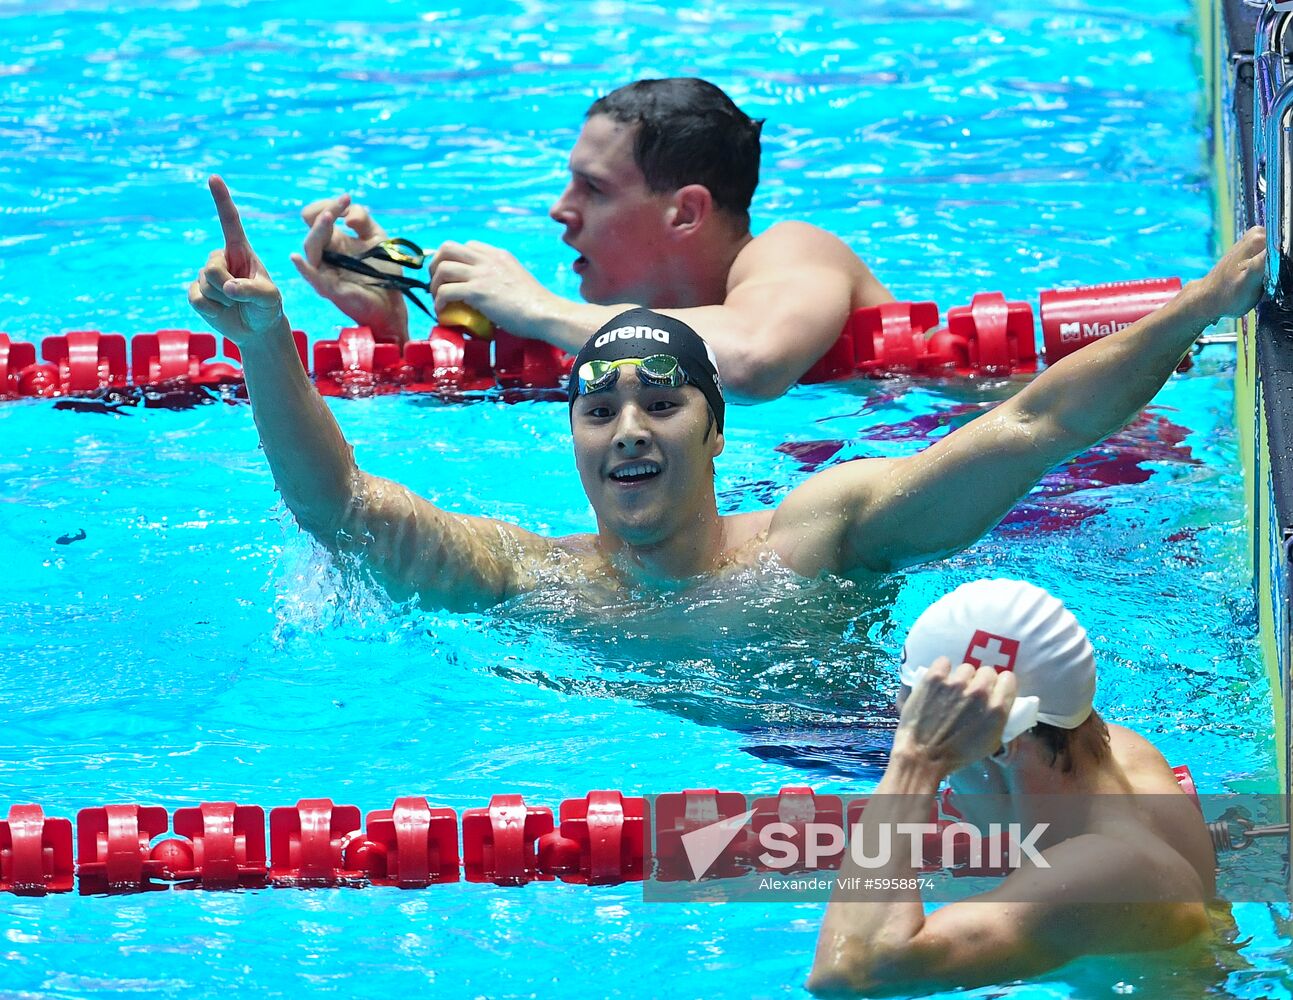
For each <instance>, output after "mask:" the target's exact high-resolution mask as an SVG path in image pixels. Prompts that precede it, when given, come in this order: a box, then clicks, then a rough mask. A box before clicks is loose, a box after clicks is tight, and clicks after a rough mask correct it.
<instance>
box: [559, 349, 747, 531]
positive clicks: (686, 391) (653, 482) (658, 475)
mask: <svg viewBox="0 0 1293 1000" xmlns="http://www.w3.org/2000/svg"><path fill="white" fill-rule="evenodd" d="M619 372H620V375H619V378H618V379H617V380H616V382H615V384H614V385H613V386H611V387H610V388H609V389H603V390H601V391H600V392H593V393H589V394H588V395H586V396H581V397H579V398H578V399H576V400H575V404H574V407H573V409H572V410H571V415H570V420H571V431H572V433H573V435H574V442H575V465H576V466H577V467H578V469H579V478H580V480H581V481H582V482H583V485H584V492H585V493H587V494H588V499H589V502H591V503H592V505H593V510H594V511H595V512H596V514H597V523H598V530H599V531H603V532H610V533H611V534H613V535H615V536H616V537H618V538H619V539H621V540H623V541H624V542H626V543H627V544H629V545H633V546H654V545H659V544H661V543H663V542H667V541H668V540H670V539H671V538H673V537H674V536H675V535H677V534H678V532H680V531H686V530H687V529H688V527H689V526H692V525H694V523H695V519H696V518H697V517H698V516H700V515H702V514H704V513H706V512H707V511H708V512H710V513H712V511H713V507H714V466H713V460H714V458H715V457H717V456H718V455H719V453H721V452H722V450H723V435H722V434H720V433H718V432H717V430H716V429H710V420H709V407H708V405H707V404H706V402H705V397H704V396H702V395H701V393H700V390H699V389H697V388H696V387H695V386H691V385H682V386H679V387H678V388H676V389H672V388H668V387H657V386H650V385H644V384H643V383H641V382H640V381H639V380H638V377H637V368H636V367H634V366H633V365H624V366H623V367H622V368H620V369H619Z"/></svg>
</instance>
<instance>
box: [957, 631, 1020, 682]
mask: <svg viewBox="0 0 1293 1000" xmlns="http://www.w3.org/2000/svg"><path fill="white" fill-rule="evenodd" d="M1018 655H1019V640H1018V639H1008V638H1006V636H1004V635H993V634H992V633H991V632H985V631H983V629H979V630H978V631H977V632H975V633H974V635H972V636H970V645H969V646H967V647H966V650H965V661H964V662H966V663H968V664H970V665H971V666H975V667H992V668H993V669H994V670H996V671H997V673H1002V672H1003V671H1006V670H1014V669H1015V657H1017V656H1018Z"/></svg>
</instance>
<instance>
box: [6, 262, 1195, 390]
mask: <svg viewBox="0 0 1293 1000" xmlns="http://www.w3.org/2000/svg"><path fill="white" fill-rule="evenodd" d="M1180 288H1181V282H1180V280H1179V279H1176V278H1168V279H1160V280H1150V281H1125V282H1116V283H1113V284H1107V285H1093V286H1088V287H1085V288H1075V289H1065V290H1048V291H1044V292H1042V293H1041V303H1040V312H1041V324H1042V333H1043V338H1044V341H1045V353H1046V359H1047V361H1048V362H1051V363H1053V362H1055V361H1057V360H1058V359H1060V358H1062V357H1064V356H1065V355H1067V354H1070V353H1072V352H1073V351H1075V350H1077V349H1078V348H1079V347H1082V346H1083V345H1085V344H1087V343H1090V342H1091V341H1092V340H1097V339H1099V338H1100V337H1103V336H1107V335H1108V334H1110V333H1114V332H1116V331H1117V330H1120V329H1122V328H1123V327H1125V326H1127V325H1128V324H1129V323H1132V322H1134V321H1135V320H1137V319H1139V318H1140V317H1141V316H1144V315H1146V314H1147V313H1150V312H1152V311H1153V310H1154V309H1156V308H1158V307H1159V306H1161V305H1163V304H1164V303H1166V302H1167V301H1168V300H1169V299H1171V298H1172V297H1173V296H1174V295H1175V294H1176V293H1177V292H1179V291H1180ZM939 322H940V314H939V309H938V306H937V305H936V304H935V303H933V302H887V303H884V304H883V305H879V306H872V307H870V308H867V309H859V310H857V311H855V312H854V313H853V314H852V315H851V316H849V318H848V321H847V322H846V323H845V326H844V329H843V331H841V333H840V336H839V339H838V340H836V342H835V343H834V344H833V345H832V346H831V348H830V349H829V350H828V351H827V352H826V353H825V354H824V355H823V356H822V357H821V358H820V359H819V360H818V361H817V362H816V364H814V365H813V366H812V368H810V369H809V370H808V372H807V373H805V375H804V376H803V378H802V379H800V381H801V382H805V383H815V382H826V381H831V380H834V379H843V378H855V377H858V376H872V377H874V376H885V375H895V374H907V375H917V376H950V375H959V376H976V375H977V376H984V375H986V376H1003V375H1009V374H1017V373H1027V372H1034V371H1036V370H1037V362H1038V357H1037V349H1036V333H1035V324H1034V320H1033V310H1032V307H1031V306H1030V305H1029V304H1028V303H1026V302H1007V301H1006V298H1005V296H1004V295H1002V294H1001V293H1000V292H986V293H982V294H979V295H976V296H974V298H973V299H972V301H971V302H970V304H969V305H967V306H955V307H953V308H951V309H949V310H948V311H947V323H946V325H945V326H940V325H939ZM293 338H294V340H295V343H296V349H297V354H298V355H299V357H300V359H301V365H302V367H304V368H305V369H306V370H307V371H310V370H311V368H310V362H311V361H312V362H313V375H314V378H315V382H316V384H317V386H318V388H319V391H320V392H321V393H323V394H324V395H334V396H360V395H371V394H372V393H375V392H400V391H403V392H478V391H483V390H487V389H492V388H494V387H496V386H501V387H502V388H504V389H522V388H540V389H542V388H556V387H558V386H559V385H560V384H561V380H562V379H563V378H564V377H565V376H566V375H567V374H568V373H569V371H570V365H571V361H572V359H571V358H570V356H569V355H567V354H564V353H563V352H562V351H560V350H559V349H557V348H555V347H553V346H552V345H550V344H546V343H543V342H541V341H537V340H529V339H526V338H523V337H515V336H513V335H511V334H509V333H507V332H506V331H504V330H495V331H494V333H493V335H492V337H491V338H490V339H488V340H482V339H477V338H475V337H471V336H467V335H466V334H465V332H464V331H463V330H462V329H461V328H456V327H448V326H436V327H435V328H433V330H432V331H431V335H430V338H429V339H427V340H415V341H410V342H409V343H408V344H406V345H405V346H404V349H403V350H402V351H401V350H400V348H399V347H398V346H397V345H395V344H388V343H381V342H378V341H376V340H375V339H374V338H373V335H372V332H371V331H370V330H369V329H368V328H367V327H346V328H345V329H343V330H341V332H340V333H339V334H338V336H337V337H336V338H335V339H332V340H320V341H317V342H315V344H314V347H313V350H312V351H310V350H308V345H307V341H306V336H305V334H304V333H302V332H301V331H300V330H295V331H293ZM126 346H127V345H126V341H125V338H124V337H122V336H121V335H119V334H108V333H101V332H99V331H97V330H81V331H75V332H72V333H67V334H63V335H60V336H56V337H46V338H45V339H44V340H43V341H41V345H40V356H41V358H43V359H44V360H43V361H41V362H37V360H36V349H35V346H34V345H32V344H26V343H22V342H18V341H12V340H11V339H10V338H9V337H8V336H7V335H5V334H3V333H0V397H15V396H16V397H24V396H26V397H52V396H67V395H77V394H86V393H96V392H101V391H103V390H111V389H125V388H127V387H128V386H132V385H133V386H135V387H138V388H148V387H154V386H162V385H166V386H173V385H176V384H188V385H201V386H212V385H219V384H229V383H238V382H240V381H241V380H242V371H241V369H239V368H238V367H237V365H236V362H237V361H239V360H240V358H241V356H240V354H239V352H238V349H237V347H236V346H235V345H233V344H232V343H230V342H229V341H227V340H226V341H224V343H223V350H224V355H225V357H226V358H227V359H229V360H213V359H214V358H215V355H216V344H215V337H214V336H213V335H211V334H209V333H193V332H191V331H188V330H159V331H157V332H156V333H146V334H139V335H138V336H136V337H134V338H132V339H131V342H130V351H129V365H127V351H126Z"/></svg>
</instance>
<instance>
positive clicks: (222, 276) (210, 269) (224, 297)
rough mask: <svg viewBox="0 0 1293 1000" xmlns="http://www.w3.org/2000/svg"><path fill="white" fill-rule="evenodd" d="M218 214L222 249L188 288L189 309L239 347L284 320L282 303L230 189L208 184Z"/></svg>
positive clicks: (215, 180) (216, 182)
mask: <svg viewBox="0 0 1293 1000" xmlns="http://www.w3.org/2000/svg"><path fill="white" fill-rule="evenodd" d="M208 183H209V186H210V188H211V197H212V198H213V199H214V200H215V205H216V212H217V214H218V215H219V216H220V229H221V231H222V232H223V233H224V249H223V250H216V251H214V252H213V253H212V254H211V256H209V257H208V258H207V263H206V266H205V267H204V268H203V269H202V270H201V271H200V272H199V273H198V277H197V280H196V281H194V282H193V283H192V284H191V285H189V305H191V306H192V307H193V308H194V310H195V311H196V312H197V314H198V315H199V316H201V317H202V318H203V319H204V320H206V321H207V322H208V323H209V324H210V325H211V326H212V327H214V328H215V329H216V331H217V332H219V333H221V334H223V335H224V336H226V337H228V338H229V339H230V340H232V341H233V342H234V343H236V344H239V345H241V344H242V343H243V342H245V341H246V340H248V339H249V338H252V337H256V336H258V335H261V334H264V333H265V332H267V331H268V330H270V329H272V328H273V327H274V326H276V325H277V324H278V323H280V322H282V320H283V299H282V296H281V295H280V294H279V291H278V289H277V288H276V287H275V286H274V282H273V281H272V280H271V279H270V276H269V272H268V271H266V270H265V265H264V264H262V263H261V262H260V258H259V257H257V256H256V252H255V251H254V250H252V248H251V242H250V241H249V240H248V239H247V234H246V233H245V232H244V231H243V228H242V219H240V218H239V216H238V208H237V206H236V205H234V203H233V197H232V196H231V195H230V194H229V188H228V187H226V186H225V182H224V181H223V180H221V179H220V178H219V177H212V178H211V179H210V181H209V182H208Z"/></svg>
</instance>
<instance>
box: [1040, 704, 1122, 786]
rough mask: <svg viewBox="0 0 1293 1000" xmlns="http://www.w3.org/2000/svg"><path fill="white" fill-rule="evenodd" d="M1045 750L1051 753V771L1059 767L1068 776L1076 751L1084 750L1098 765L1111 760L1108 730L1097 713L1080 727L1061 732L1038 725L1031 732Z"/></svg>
mask: <svg viewBox="0 0 1293 1000" xmlns="http://www.w3.org/2000/svg"><path fill="white" fill-rule="evenodd" d="M1028 733H1029V735H1030V736H1033V737H1034V738H1035V739H1037V740H1038V741H1039V742H1040V743H1041V744H1042V746H1044V747H1045V748H1046V749H1047V750H1049V751H1050V754H1051V767H1054V766H1055V765H1056V764H1057V763H1059V765H1060V770H1061V771H1063V772H1064V773H1065V774H1067V773H1069V772H1070V771H1072V770H1073V757H1074V751H1076V750H1078V749H1081V750H1084V751H1085V752H1086V753H1087V754H1089V755H1090V756H1091V757H1092V759H1094V760H1097V761H1102V760H1105V759H1106V758H1108V757H1109V755H1110V753H1111V752H1112V751H1110V749H1109V727H1108V726H1106V725H1105V722H1104V719H1102V718H1100V713H1099V712H1097V711H1095V710H1094V709H1093V710H1092V711H1091V714H1090V715H1088V716H1087V717H1086V719H1085V720H1083V721H1082V723H1081V724H1079V725H1077V726H1075V727H1074V728H1072V729H1061V728H1060V727H1059V726H1052V725H1050V724H1049V723H1046V722H1039V723H1037V725H1035V726H1034V727H1033V728H1032V729H1030V730H1029V731H1028Z"/></svg>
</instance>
